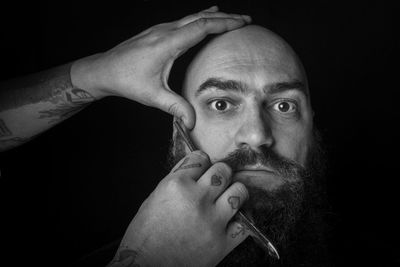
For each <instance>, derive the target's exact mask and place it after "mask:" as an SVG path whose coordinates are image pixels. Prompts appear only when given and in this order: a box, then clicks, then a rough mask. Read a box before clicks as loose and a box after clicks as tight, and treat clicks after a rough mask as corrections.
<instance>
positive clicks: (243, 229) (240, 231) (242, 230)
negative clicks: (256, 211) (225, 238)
mask: <svg viewBox="0 0 400 267" xmlns="http://www.w3.org/2000/svg"><path fill="white" fill-rule="evenodd" d="M237 230H238V231H237V232H235V233H233V234H231V237H232V238H236V237H238V236H239V235H244V234H245V233H246V227H245V226H243V225H242V224H239V225H238V227H237Z"/></svg>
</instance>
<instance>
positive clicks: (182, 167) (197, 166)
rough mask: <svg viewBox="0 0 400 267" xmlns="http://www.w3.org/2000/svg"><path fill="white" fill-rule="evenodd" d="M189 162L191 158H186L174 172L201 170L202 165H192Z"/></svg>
mask: <svg viewBox="0 0 400 267" xmlns="http://www.w3.org/2000/svg"><path fill="white" fill-rule="evenodd" d="M188 161H189V158H185V159H184V160H183V161H182V163H181V164H180V165H179V166H178V168H176V169H175V170H174V172H177V171H179V170H184V169H191V168H200V167H201V163H192V164H187V163H188Z"/></svg>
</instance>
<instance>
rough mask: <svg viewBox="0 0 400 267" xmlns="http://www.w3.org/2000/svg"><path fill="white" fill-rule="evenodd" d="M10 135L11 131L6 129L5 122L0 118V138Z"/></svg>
mask: <svg viewBox="0 0 400 267" xmlns="http://www.w3.org/2000/svg"><path fill="white" fill-rule="evenodd" d="M10 135H12V133H11V131H10V130H9V129H8V127H7V125H6V123H5V122H4V121H3V120H2V119H0V138H3V137H6V136H10Z"/></svg>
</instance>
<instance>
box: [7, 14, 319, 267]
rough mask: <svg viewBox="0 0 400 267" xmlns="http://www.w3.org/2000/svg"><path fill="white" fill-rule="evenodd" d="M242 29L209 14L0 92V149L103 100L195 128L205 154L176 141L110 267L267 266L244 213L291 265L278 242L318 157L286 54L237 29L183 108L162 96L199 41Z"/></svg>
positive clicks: (207, 54) (303, 85)
mask: <svg viewBox="0 0 400 267" xmlns="http://www.w3.org/2000/svg"><path fill="white" fill-rule="evenodd" d="M249 21H250V20H249V18H248V17H243V16H238V15H227V14H224V13H220V12H218V11H217V9H216V8H215V7H213V8H210V9H208V10H206V11H204V12H202V13H199V14H196V15H192V16H188V17H186V18H184V19H182V20H180V21H177V22H173V23H168V24H161V25H157V26H155V27H152V28H150V29H149V30H147V31H145V32H143V33H141V34H139V35H137V36H135V37H134V38H132V39H130V40H128V41H126V42H124V43H122V44H120V45H119V46H117V47H115V48H114V49H112V50H110V51H108V52H106V53H104V54H100V55H94V56H92V57H89V58H85V59H82V60H80V61H77V62H74V63H73V64H72V65H71V66H69V65H67V66H65V67H61V68H59V69H57V70H53V71H51V72H48V73H44V74H42V75H41V76H39V80H34V81H33V82H32V79H29V81H28V83H27V84H25V85H22V86H21V85H19V86H18V87H16V88H17V89H14V91H11V92H10V91H8V90H2V91H1V94H2V95H1V104H2V107H1V109H0V111H1V113H0V115H1V117H0V118H1V120H0V123H1V124H0V127H1V136H0V137H1V148H2V149H3V150H5V149H9V148H11V147H13V146H16V145H18V144H19V143H23V142H25V141H26V140H28V139H29V138H31V137H32V136H33V135H36V134H38V133H40V132H42V131H43V130H45V129H47V128H49V127H51V126H53V125H55V124H56V123H58V122H60V121H62V120H63V119H65V118H68V117H69V116H70V115H72V114H73V113H75V112H76V111H78V110H79V109H81V108H82V107H84V106H85V105H86V104H88V103H90V102H91V101H93V100H94V99H97V98H101V97H103V96H106V95H110V94H113V95H120V96H124V97H128V98H130V99H134V100H136V101H138V102H140V103H143V104H146V105H151V106H156V107H159V108H161V109H162V110H165V111H167V112H169V113H171V114H173V115H175V116H176V117H180V118H182V119H183V121H184V123H185V125H186V126H187V128H188V129H192V128H193V126H194V128H193V131H192V132H191V137H192V138H193V140H194V142H195V143H196V145H197V146H198V148H199V149H200V150H201V151H203V152H201V151H196V152H193V153H188V150H187V148H186V147H185V146H184V145H183V144H182V143H181V142H182V141H181V140H179V138H178V137H177V136H176V135H175V137H176V138H175V141H176V146H175V148H174V149H173V151H174V155H175V157H176V160H177V161H178V160H179V159H180V158H182V157H184V158H183V159H181V161H180V162H179V163H178V164H177V165H176V166H175V167H174V168H173V169H172V170H171V173H170V174H169V175H168V176H167V177H166V178H164V179H163V180H162V181H161V182H160V184H159V185H158V186H157V188H156V189H155V191H154V192H153V193H152V194H151V195H150V196H149V198H148V199H147V200H146V201H145V202H144V203H143V205H142V207H141V208H140V210H139V211H138V213H137V214H136V216H135V218H134V219H133V220H132V223H131V224H130V226H129V227H128V229H127V231H126V234H125V237H124V239H123V241H122V242H121V245H120V248H119V249H118V251H117V253H116V256H115V258H114V260H113V261H112V262H111V263H110V266H134V265H135V266H136V264H143V265H155V266H160V265H164V266H165V265H169V266H177V265H196V266H197V265H199V266H212V265H216V264H218V263H219V262H221V261H222V260H223V259H224V258H225V257H226V256H227V255H228V254H229V253H231V252H232V251H233V252H232V255H229V256H228V257H226V259H227V260H230V259H232V260H233V262H235V263H237V264H240V263H241V262H242V260H244V262H245V263H252V262H253V263H254V264H256V263H257V261H258V260H262V261H264V260H265V259H264V258H265V257H264V254H262V253H260V251H259V250H258V248H257V247H256V246H255V245H254V243H252V241H251V240H250V239H248V240H250V242H248V241H247V240H246V238H247V237H248V235H249V232H248V231H247V229H245V228H244V227H243V225H242V224H240V222H237V221H235V220H234V219H233V218H234V215H235V214H236V213H237V211H238V209H239V208H241V207H243V209H244V210H245V212H246V213H247V214H248V215H249V216H250V217H251V218H252V220H254V221H255V222H256V224H257V225H259V226H260V227H261V228H262V229H263V230H264V231H266V233H267V235H269V236H271V238H272V240H273V241H274V242H277V244H278V248H279V249H280V248H282V249H283V250H282V252H281V254H282V255H283V256H284V257H285V256H289V255H290V253H288V252H285V249H286V244H285V242H284V240H286V239H287V240H290V239H289V233H290V231H292V229H293V224H295V223H294V222H295V221H296V220H297V219H299V218H303V217H301V216H300V215H298V214H299V213H300V211H301V207H302V206H303V203H306V202H305V201H304V200H305V193H304V192H305V191H307V190H312V188H313V187H312V186H311V185H312V184H313V182H314V180H313V179H311V177H312V173H311V172H310V166H311V162H313V159H314V158H315V157H311V156H315V155H316V153H312V152H313V151H318V150H317V149H316V148H317V147H318V146H317V145H316V142H315V140H314V138H313V131H312V130H313V125H312V112H311V106H310V102H309V93H308V88H307V81H306V77H305V74H304V71H303V70H302V67H301V65H300V62H299V60H298V59H297V57H296V56H295V54H294V52H293V51H292V50H291V49H290V48H289V46H288V45H287V44H286V43H285V42H284V41H283V40H281V39H280V38H279V37H277V36H276V35H274V34H272V33H271V32H269V31H267V30H265V29H263V28H260V27H256V26H252V27H247V28H243V30H240V31H236V32H232V33H231V34H228V35H224V36H223V37H221V38H218V39H216V40H215V41H213V42H212V43H211V44H209V45H208V46H207V47H206V48H205V49H204V50H203V51H202V52H201V54H200V55H199V56H197V57H196V59H195V60H194V62H193V64H192V65H191V67H190V69H189V71H188V74H187V77H186V82H185V88H184V95H185V97H186V99H187V100H188V101H189V102H190V104H191V105H190V104H188V103H187V102H186V101H185V100H184V99H183V98H181V97H179V96H178V95H176V94H174V93H173V92H172V91H171V90H169V89H168V86H167V79H168V73H169V70H170V68H171V65H172V63H173V60H174V59H175V58H176V57H177V56H179V55H180V54H181V53H183V52H184V51H185V50H186V49H188V48H189V47H190V46H193V45H194V44H195V43H197V42H198V41H200V40H201V39H202V38H204V37H205V35H206V34H208V33H222V32H224V31H226V30H234V29H237V28H238V27H241V26H243V25H244V24H245V23H247V22H249ZM171 35H173V37H174V38H171V37H170V36H171ZM70 67H71V80H69V73H68V70H69V68H70ZM36 77H37V76H36ZM192 109H194V111H193V110H192ZM195 117H196V121H195ZM187 153H188V155H186V156H185V154H187ZM316 158H318V157H316ZM246 200H248V201H247V204H245V206H243V205H244V203H245V202H246ZM264 226H265V227H264ZM245 240H246V242H247V243H243V246H241V247H238V249H240V250H239V251H236V250H234V248H235V247H237V246H239V244H241V243H242V242H243V241H245ZM288 247H289V246H288ZM305 247H306V246H305ZM253 253H255V254H253ZM235 254H236V256H235ZM259 256H260V257H259ZM268 259H269V258H267V259H266V260H268ZM284 259H285V258H284ZM285 260H286V259H285ZM287 262H289V263H290V260H287ZM227 264H230V263H229V262H227Z"/></svg>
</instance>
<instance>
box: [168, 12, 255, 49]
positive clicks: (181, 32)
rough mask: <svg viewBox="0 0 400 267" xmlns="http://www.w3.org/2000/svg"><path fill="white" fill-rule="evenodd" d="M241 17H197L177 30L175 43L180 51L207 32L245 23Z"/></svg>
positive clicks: (223, 30)
mask: <svg viewBox="0 0 400 267" xmlns="http://www.w3.org/2000/svg"><path fill="white" fill-rule="evenodd" d="M246 24H247V22H246V20H245V19H243V18H199V19H198V20H195V21H193V22H191V23H189V24H187V25H185V26H183V27H181V28H179V29H178V30H177V33H176V35H177V36H176V38H174V40H175V41H176V42H178V43H177V44H176V45H177V47H179V48H180V49H181V53H182V52H184V51H186V50H187V49H189V48H190V47H192V46H194V45H195V44H197V43H199V42H200V41H201V40H203V39H204V38H205V37H206V36H207V35H208V34H219V33H224V32H227V31H231V30H235V29H238V28H240V27H243V26H244V25H246Z"/></svg>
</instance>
